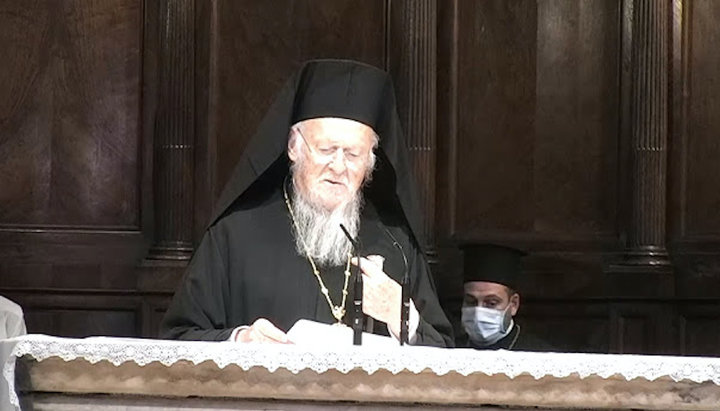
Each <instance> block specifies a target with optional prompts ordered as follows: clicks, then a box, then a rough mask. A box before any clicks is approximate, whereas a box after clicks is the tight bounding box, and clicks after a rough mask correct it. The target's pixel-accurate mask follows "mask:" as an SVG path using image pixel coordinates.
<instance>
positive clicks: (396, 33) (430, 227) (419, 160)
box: [388, 0, 438, 249]
mask: <svg viewBox="0 0 720 411" xmlns="http://www.w3.org/2000/svg"><path fill="white" fill-rule="evenodd" d="M437 20H438V14H437V1H436V0H414V1H409V0H396V1H391V2H390V19H389V34H388V36H389V38H388V68H389V71H390V72H391V73H392V75H393V80H394V83H395V90H396V94H397V98H398V110H399V113H398V114H399V115H400V120H401V122H402V125H403V128H404V133H405V139H406V143H407V145H408V149H409V152H410V162H411V164H412V167H413V174H414V175H415V178H416V180H417V183H418V187H419V193H418V195H419V200H420V203H421V204H422V211H423V212H424V217H425V218H424V219H423V226H422V227H423V237H424V239H425V243H426V244H425V246H426V247H427V248H428V249H433V248H434V243H435V224H434V222H435V167H436V164H435V163H436V159H435V157H436V155H437V148H436V147H437V144H436V117H437V111H436V98H437V93H436V78H437V39H436V37H437Z"/></svg>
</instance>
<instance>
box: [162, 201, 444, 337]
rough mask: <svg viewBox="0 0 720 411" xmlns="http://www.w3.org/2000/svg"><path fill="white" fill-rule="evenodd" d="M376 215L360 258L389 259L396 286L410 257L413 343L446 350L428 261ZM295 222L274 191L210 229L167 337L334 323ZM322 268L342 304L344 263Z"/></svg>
mask: <svg viewBox="0 0 720 411" xmlns="http://www.w3.org/2000/svg"><path fill="white" fill-rule="evenodd" d="M372 214H373V213H369V212H366V213H364V214H363V219H362V223H361V226H360V227H361V228H360V241H361V243H362V246H363V254H364V255H372V254H377V255H382V256H383V257H385V263H384V270H385V272H386V273H387V274H388V275H389V276H390V277H392V278H393V279H394V280H395V281H397V282H398V283H399V282H400V279H401V278H402V274H403V271H404V269H405V268H404V263H403V259H402V254H401V253H402V252H404V253H405V254H406V257H407V259H408V268H409V272H410V284H411V290H412V292H411V298H412V299H413V301H414V302H415V305H416V307H417V309H418V311H419V313H420V324H419V326H418V330H417V341H416V344H422V345H435V346H447V344H448V338H449V337H448V336H447V333H448V331H447V330H448V329H449V324H448V323H447V320H446V318H445V316H444V313H443V311H442V309H441V308H440V305H439V304H438V300H437V297H436V296H435V290H434V288H433V285H432V283H431V281H430V277H429V275H430V274H429V273H428V268H427V264H426V263H425V260H424V258H423V256H422V255H421V254H420V253H419V252H418V250H417V249H416V248H415V247H414V246H413V245H412V243H411V242H410V241H409V238H408V236H407V234H406V233H404V232H403V230H400V229H399V228H398V227H387V226H385V225H384V224H383V223H381V222H380V221H379V219H378V218H377V217H376V216H373V215H372ZM290 224H291V220H290V217H289V214H288V211H287V207H286V205H285V202H284V199H283V196H282V193H281V192H276V193H275V194H274V195H272V196H271V197H270V198H269V199H268V200H267V201H266V202H265V203H264V204H262V205H260V206H257V207H254V208H252V209H248V210H239V211H235V212H233V213H231V214H229V215H228V216H226V217H224V218H223V219H221V220H220V221H219V222H218V223H217V224H216V225H214V226H213V227H212V228H211V229H209V230H208V231H207V233H206V235H205V238H204V239H203V241H202V243H201V245H200V247H199V248H198V250H197V252H196V253H195V256H194V258H193V260H192V263H191V266H190V268H189V271H188V273H187V278H186V279H185V282H184V283H183V285H182V287H181V288H180V290H178V292H177V294H176V297H175V299H174V301H173V304H172V306H171V307H170V309H169V311H168V314H167V316H166V318H165V320H164V322H163V337H164V338H174V339H191V340H226V339H227V338H228V337H229V336H230V333H231V332H232V330H233V328H235V327H237V326H239V325H249V324H252V322H253V321H255V320H256V319H257V318H260V317H264V318H267V319H269V320H270V321H271V322H272V323H273V324H275V325H276V326H277V327H279V328H280V329H282V330H284V331H287V330H288V329H289V328H290V327H292V325H293V324H294V323H295V322H296V321H297V320H299V319H301V318H304V319H312V320H316V321H321V322H324V323H333V322H335V319H334V317H333V316H332V314H331V312H330V307H329V305H328V303H327V300H326V299H325V297H324V296H323V295H322V294H321V293H320V285H319V283H318V281H317V279H316V278H315V276H314V275H313V272H312V267H311V266H310V263H309V262H308V260H307V259H306V258H305V257H301V256H299V255H298V253H297V251H296V250H295V244H294V240H293V238H292V233H291V228H290V227H291V226H290ZM386 229H387V230H388V231H390V233H387V232H385V230H386ZM338 230H340V228H339V227H338ZM393 237H394V238H395V239H396V240H397V242H398V243H399V244H400V246H401V247H402V251H401V250H400V249H399V248H398V247H396V246H394V245H393V240H392V238H393ZM318 268H319V271H320V273H321V276H322V279H323V282H324V283H325V285H326V286H327V288H328V290H329V292H330V297H331V300H332V302H333V303H334V304H337V305H339V304H340V302H341V301H342V294H341V292H342V289H343V285H344V279H345V276H344V271H345V266H341V267H318ZM353 271H354V270H353ZM348 287H349V293H348V298H347V300H346V304H345V309H346V314H345V317H344V322H345V323H346V324H348V325H349V324H350V321H351V320H352V310H351V306H352V295H353V281H352V279H351V281H350V282H349V285H348ZM374 324H375V325H374V331H375V332H376V333H379V334H385V335H387V334H388V331H387V328H386V327H385V325H384V324H383V323H381V322H379V321H375V323H374Z"/></svg>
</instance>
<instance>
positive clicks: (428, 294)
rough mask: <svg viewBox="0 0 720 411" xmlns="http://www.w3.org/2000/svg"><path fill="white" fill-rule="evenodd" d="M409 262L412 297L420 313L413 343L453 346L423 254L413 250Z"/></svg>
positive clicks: (445, 318) (448, 327)
mask: <svg viewBox="0 0 720 411" xmlns="http://www.w3.org/2000/svg"><path fill="white" fill-rule="evenodd" d="M411 258H412V261H411V262H410V272H411V273H414V275H413V278H412V279H411V281H412V284H411V286H412V299H413V301H414V302H415V307H416V308H417V310H418V313H419V314H420V323H419V324H418V329H417V339H416V340H415V343H414V344H415V345H430V346H436V347H448V348H452V347H454V346H455V345H454V338H453V331H452V326H451V325H450V321H448V319H447V317H446V316H445V312H444V311H443V309H442V307H440V302H439V300H438V297H437V291H436V290H435V283H434V282H433V279H432V275H431V273H430V268H429V266H428V264H427V261H426V260H425V256H424V255H423V254H422V253H421V252H420V251H418V250H414V253H413V255H412V257H411Z"/></svg>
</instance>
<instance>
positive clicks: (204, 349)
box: [0, 335, 720, 409]
mask: <svg viewBox="0 0 720 411" xmlns="http://www.w3.org/2000/svg"><path fill="white" fill-rule="evenodd" d="M0 344H15V346H14V348H12V353H11V354H10V356H9V358H8V359H7V361H6V362H5V364H4V367H3V376H4V379H5V383H6V384H7V387H8V389H9V397H10V403H11V404H12V405H13V406H14V407H16V408H17V409H19V405H18V397H17V395H16V393H15V389H14V374H15V359H16V358H19V357H22V356H25V355H27V356H30V357H32V358H34V359H35V360H37V361H43V360H45V359H47V358H51V357H59V358H62V359H63V360H64V361H71V360H75V359H79V358H80V359H84V360H86V361H88V362H90V363H93V364H94V363H97V362H99V361H108V362H110V363H112V364H114V365H115V366H119V365H121V364H123V363H126V362H134V363H136V364H138V365H139V366H145V365H147V364H150V363H153V362H159V363H161V364H163V365H165V366H168V367H169V366H171V365H173V364H174V363H176V362H178V361H189V362H192V363H193V364H196V365H197V364H200V363H202V362H204V361H212V362H214V363H215V364H216V365H217V366H218V367H219V368H225V367H226V366H227V365H229V364H235V365H237V366H239V367H241V368H242V369H243V370H248V369H250V368H252V367H263V368H266V369H267V370H268V371H270V372H275V371H276V370H277V369H278V368H283V369H287V370H288V371H290V372H293V373H298V372H300V371H302V370H307V369H310V370H313V371H315V372H317V373H324V372H326V371H328V370H337V371H340V372H342V373H348V372H350V371H351V370H353V369H362V370H364V371H365V372H367V373H368V374H372V373H374V372H376V371H378V370H386V371H389V372H391V373H393V374H397V373H399V372H402V371H409V372H412V373H415V374H418V373H420V372H423V371H425V370H430V371H432V372H433V373H435V374H436V375H438V376H440V375H445V374H447V373H449V372H451V371H452V372H457V373H458V374H461V375H463V376H467V375H469V374H472V373H483V374H486V375H495V374H502V375H505V376H507V377H509V378H515V377H517V376H518V375H521V374H528V375H531V376H532V377H534V378H535V379H540V378H543V377H547V376H552V377H555V378H565V377H569V376H571V375H577V376H578V377H579V378H581V379H584V378H586V377H589V376H598V377H601V378H603V379H607V378H609V377H611V376H615V375H619V376H622V377H623V378H625V380H628V381H629V380H632V379H635V378H644V379H647V380H649V381H654V380H656V379H658V378H661V377H669V378H671V379H673V380H674V381H676V382H677V381H681V380H689V381H693V382H695V383H703V382H707V381H712V382H713V383H714V384H716V385H720V358H708V357H669V356H655V355H629V354H581V353H534V352H519V351H504V350H500V351H478V350H473V349H443V348H431V347H413V346H405V347H400V346H398V347H397V348H391V349H387V348H383V349H373V348H365V347H356V346H345V347H336V348H332V349H330V348H317V347H308V346H294V345H271V344H242V345H239V344H238V343H234V342H200V341H167V340H151V339H134V338H113V337H90V338H84V339H72V338H59V337H51V336H46V335H26V336H23V337H18V338H14V339H11V340H5V341H0Z"/></svg>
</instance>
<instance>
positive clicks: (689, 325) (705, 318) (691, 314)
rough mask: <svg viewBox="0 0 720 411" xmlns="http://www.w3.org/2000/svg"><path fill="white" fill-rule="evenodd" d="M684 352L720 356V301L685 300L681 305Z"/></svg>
mask: <svg viewBox="0 0 720 411" xmlns="http://www.w3.org/2000/svg"><path fill="white" fill-rule="evenodd" d="M679 314H680V318H679V338H680V340H681V350H680V352H681V353H682V354H686V355H705V356H720V322H719V321H718V318H720V301H719V300H715V299H713V300H706V301H700V302H697V303H690V302H684V303H682V304H681V305H680V307H679Z"/></svg>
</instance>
